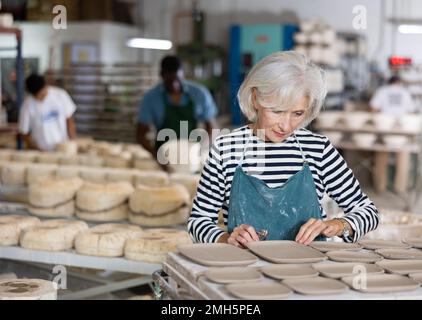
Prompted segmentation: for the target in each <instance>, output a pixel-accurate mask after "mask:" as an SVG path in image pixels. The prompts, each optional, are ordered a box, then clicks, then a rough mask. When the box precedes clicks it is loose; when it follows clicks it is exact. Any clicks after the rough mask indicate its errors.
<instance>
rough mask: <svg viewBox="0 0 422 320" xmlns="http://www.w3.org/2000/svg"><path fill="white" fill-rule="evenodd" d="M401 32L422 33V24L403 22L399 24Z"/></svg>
mask: <svg viewBox="0 0 422 320" xmlns="http://www.w3.org/2000/svg"><path fill="white" fill-rule="evenodd" d="M399 32H400V33H407V34H417V33H422V25H420V24H401V25H399Z"/></svg>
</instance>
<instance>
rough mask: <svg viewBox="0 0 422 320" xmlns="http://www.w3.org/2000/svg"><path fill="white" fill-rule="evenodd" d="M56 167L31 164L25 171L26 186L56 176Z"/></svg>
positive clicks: (53, 165)
mask: <svg viewBox="0 0 422 320" xmlns="http://www.w3.org/2000/svg"><path fill="white" fill-rule="evenodd" d="M57 168H58V166H57V165H56V164H41V163H40V164H31V165H28V168H27V171H26V184H27V185H30V184H32V183H35V182H38V181H41V180H44V179H51V178H54V177H55V176H56V173H57Z"/></svg>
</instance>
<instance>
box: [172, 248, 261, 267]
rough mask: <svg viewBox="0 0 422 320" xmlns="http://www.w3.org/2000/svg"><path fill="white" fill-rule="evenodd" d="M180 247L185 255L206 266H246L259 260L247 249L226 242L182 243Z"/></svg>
mask: <svg viewBox="0 0 422 320" xmlns="http://www.w3.org/2000/svg"><path fill="white" fill-rule="evenodd" d="M178 249H179V252H180V253H181V254H182V255H184V256H185V257H187V258H189V259H191V260H192V261H194V262H196V263H199V264H202V265H205V266H244V265H248V264H252V263H255V262H256V261H258V258H257V257H255V256H254V255H253V254H251V253H250V252H248V251H247V250H245V249H240V248H237V247H235V246H233V245H230V244H225V243H197V244H189V245H181V246H179V247H178Z"/></svg>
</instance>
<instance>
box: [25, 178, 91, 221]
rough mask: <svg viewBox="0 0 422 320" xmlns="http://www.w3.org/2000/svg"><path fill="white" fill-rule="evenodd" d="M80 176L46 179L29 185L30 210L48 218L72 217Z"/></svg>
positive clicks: (79, 185)
mask: <svg viewBox="0 0 422 320" xmlns="http://www.w3.org/2000/svg"><path fill="white" fill-rule="evenodd" d="M82 184H83V181H82V180H81V179H79V178H71V179H46V180H41V181H38V182H35V183H32V184H30V185H29V206H28V209H29V212H31V213H32V214H34V215H36V216H40V217H47V218H61V217H71V216H73V215H74V214H75V196H76V192H77V191H78V190H79V188H80V187H81V186H82Z"/></svg>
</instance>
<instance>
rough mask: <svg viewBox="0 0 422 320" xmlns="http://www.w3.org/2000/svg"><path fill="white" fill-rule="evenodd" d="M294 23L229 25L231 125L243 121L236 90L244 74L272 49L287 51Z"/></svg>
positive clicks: (293, 30) (289, 46) (294, 29)
mask: <svg viewBox="0 0 422 320" xmlns="http://www.w3.org/2000/svg"><path fill="white" fill-rule="evenodd" d="M298 29H299V28H298V26H296V25H280V24H257V25H233V26H231V28H230V56H229V81H230V99H231V109H232V124H233V125H235V126H238V125H242V124H244V123H245V119H243V118H242V114H241V111H240V108H239V104H238V102H237V97H236V96H237V91H238V90H239V87H240V85H241V84H242V81H243V79H244V78H245V75H246V74H247V73H248V72H249V71H250V69H251V68H252V67H253V66H254V64H255V63H257V62H258V61H259V60H261V59H262V58H264V57H265V56H267V55H269V54H271V53H273V52H276V51H284V50H291V49H292V48H293V46H294V42H293V34H294V33H295V32H297V31H298Z"/></svg>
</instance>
